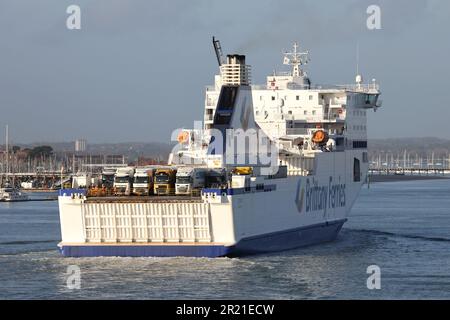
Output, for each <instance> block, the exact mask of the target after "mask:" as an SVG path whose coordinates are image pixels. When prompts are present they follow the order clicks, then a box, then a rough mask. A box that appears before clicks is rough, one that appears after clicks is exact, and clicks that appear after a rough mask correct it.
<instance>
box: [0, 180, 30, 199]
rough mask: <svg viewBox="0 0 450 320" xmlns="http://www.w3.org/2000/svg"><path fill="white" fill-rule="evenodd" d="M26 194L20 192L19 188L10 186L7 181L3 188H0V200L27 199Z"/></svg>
mask: <svg viewBox="0 0 450 320" xmlns="http://www.w3.org/2000/svg"><path fill="white" fill-rule="evenodd" d="M27 200H28V196H27V195H26V194H24V193H22V192H21V191H20V190H19V189H17V188H15V187H13V186H11V185H10V184H9V183H8V182H7V183H6V184H5V186H4V187H3V188H0V201H4V202H15V201H27Z"/></svg>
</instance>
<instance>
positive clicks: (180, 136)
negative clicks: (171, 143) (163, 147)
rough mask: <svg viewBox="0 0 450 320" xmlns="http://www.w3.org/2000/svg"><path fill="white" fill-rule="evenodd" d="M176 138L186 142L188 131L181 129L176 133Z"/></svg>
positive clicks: (180, 141)
mask: <svg viewBox="0 0 450 320" xmlns="http://www.w3.org/2000/svg"><path fill="white" fill-rule="evenodd" d="M177 140H178V142H179V143H186V142H188V141H189V132H187V131H181V132H180V133H179V134H178V137H177Z"/></svg>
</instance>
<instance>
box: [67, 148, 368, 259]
mask: <svg viewBox="0 0 450 320" xmlns="http://www.w3.org/2000/svg"><path fill="white" fill-rule="evenodd" d="M355 153H356V152H345V153H344V152H343V153H339V154H338V153H336V154H332V153H324V154H323V156H322V157H319V158H318V159H317V161H318V162H317V167H316V170H317V172H320V174H316V175H309V176H291V177H287V178H284V179H267V180H265V181H266V182H265V183H264V187H263V188H261V187H260V188H259V189H258V190H257V189H256V188H255V187H252V188H250V189H247V190H246V189H243V188H238V189H226V190H218V189H205V190H203V195H202V198H198V199H194V200H193V199H189V200H187V199H188V198H183V197H174V198H165V197H150V198H146V199H145V198H142V199H141V200H140V201H136V200H133V201H125V200H124V199H122V200H120V199H115V200H101V201H95V200H89V198H88V199H86V198H85V197H84V196H82V195H81V193H82V192H83V191H82V190H79V191H77V190H72V191H68V190H66V191H65V190H63V191H62V194H60V197H59V206H60V218H61V229H62V239H63V241H62V242H61V243H60V244H59V247H60V249H61V252H62V254H63V255H65V256H206V257H218V256H237V255H244V254H253V253H261V252H271V251H280V250H287V249H293V248H298V247H302V246H306V245H312V244H317V243H321V242H326V241H332V240H333V239H335V238H336V236H337V234H338V233H339V231H340V229H341V227H342V225H343V224H344V223H345V221H346V220H347V214H348V213H349V211H350V209H351V207H352V205H353V203H354V201H355V199H356V197H357V195H358V192H359V190H360V188H361V185H362V182H361V181H363V180H364V179H360V181H359V182H353V170H352V169H351V168H347V167H346V164H347V163H352V162H351V161H349V159H350V158H351V157H353V155H354V154H355ZM333 168H340V170H342V169H345V170H342V171H340V172H334V171H333V170H334V169H333ZM365 173H366V168H364V170H362V172H361V177H362V178H365ZM64 193H65V195H64ZM144 199H145V200H144Z"/></svg>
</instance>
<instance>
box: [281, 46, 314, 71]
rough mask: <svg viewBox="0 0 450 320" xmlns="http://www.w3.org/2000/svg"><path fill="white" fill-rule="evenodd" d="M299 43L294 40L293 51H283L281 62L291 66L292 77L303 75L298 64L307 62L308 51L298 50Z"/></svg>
mask: <svg viewBox="0 0 450 320" xmlns="http://www.w3.org/2000/svg"><path fill="white" fill-rule="evenodd" d="M298 49H299V45H298V43H297V42H294V51H292V52H285V53H284V60H283V64H287V65H291V66H292V75H293V76H294V77H300V76H303V75H304V73H303V70H301V69H300V66H302V65H304V64H307V63H308V62H309V60H310V59H309V51H305V52H301V51H298Z"/></svg>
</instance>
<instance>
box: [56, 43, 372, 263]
mask: <svg viewBox="0 0 450 320" xmlns="http://www.w3.org/2000/svg"><path fill="white" fill-rule="evenodd" d="M213 44H214V48H215V50H216V55H217V61H218V63H219V70H220V74H219V75H216V76H215V82H214V85H213V86H210V87H207V88H206V94H205V111H204V121H203V125H202V127H201V128H196V129H193V130H181V131H180V133H179V135H178V141H179V145H178V147H177V148H176V149H174V151H173V152H172V154H171V156H170V159H169V165H170V166H172V167H173V168H175V169H174V170H176V168H179V169H180V172H185V171H188V172H191V171H190V170H186V169H184V167H194V168H195V167H197V168H199V170H197V171H199V172H203V174H205V175H206V177H204V178H202V180H201V181H205V185H204V186H203V187H202V188H201V190H200V192H199V196H186V195H185V196H177V195H165V196H157V195H148V196H140V197H89V195H88V194H87V193H86V190H61V193H60V197H59V204H60V217H61V229H62V242H61V243H60V245H59V246H60V248H61V251H62V253H63V254H64V255H66V256H98V255H107V256H110V255H114V256H174V255H181V256H209V257H215V256H226V255H229V256H233V255H241V254H248V253H257V252H268V251H277V250H284V249H290V248H296V247H300V246H304V245H309V244H314V243H319V242H324V241H331V240H333V239H334V238H335V237H336V236H337V234H338V232H339V230H340V229H341V227H342V225H343V224H344V223H345V221H346V219H347V214H348V213H349V211H350V209H351V207H352V206H353V203H354V201H355V200H356V198H357V195H358V193H359V190H360V188H361V186H362V184H363V183H364V182H365V179H366V175H367V170H368V157H367V130H366V126H367V120H366V119H367V112H368V111H370V110H376V109H377V108H378V107H379V106H380V105H381V103H380V102H379V101H378V97H379V95H380V91H379V88H378V85H377V84H376V83H375V81H373V82H372V83H371V84H369V85H367V84H363V83H362V77H361V76H360V75H358V76H357V78H356V83H355V84H354V85H344V86H324V85H322V86H320V85H313V84H312V83H311V81H310V79H309V77H308V75H307V73H306V72H305V71H304V70H303V65H305V64H306V63H307V62H308V55H309V52H307V51H301V50H300V49H299V46H298V45H297V44H294V47H293V50H292V51H291V52H286V53H285V54H284V60H283V63H284V64H285V65H289V66H290V68H291V70H290V71H289V72H284V73H273V74H272V75H269V76H267V79H266V83H265V84H264V85H252V84H251V68H250V66H249V65H247V64H246V57H245V56H243V55H237V54H233V55H227V56H226V57H225V58H224V57H223V56H222V49H221V47H220V44H219V42H218V41H217V40H215V39H213ZM197 171H196V172H197ZM186 181H187V180H186ZM198 181H200V180H198ZM202 183H203V182H202Z"/></svg>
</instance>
